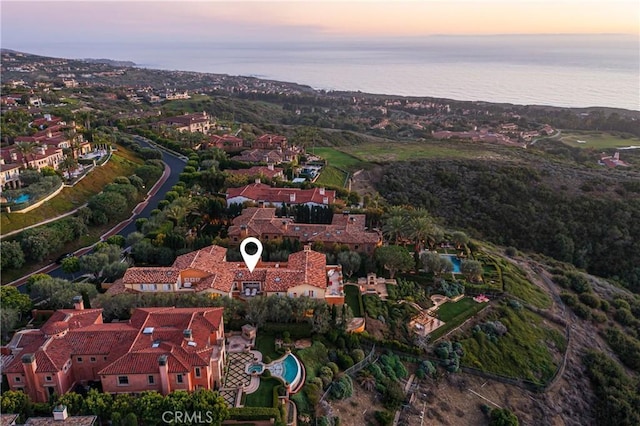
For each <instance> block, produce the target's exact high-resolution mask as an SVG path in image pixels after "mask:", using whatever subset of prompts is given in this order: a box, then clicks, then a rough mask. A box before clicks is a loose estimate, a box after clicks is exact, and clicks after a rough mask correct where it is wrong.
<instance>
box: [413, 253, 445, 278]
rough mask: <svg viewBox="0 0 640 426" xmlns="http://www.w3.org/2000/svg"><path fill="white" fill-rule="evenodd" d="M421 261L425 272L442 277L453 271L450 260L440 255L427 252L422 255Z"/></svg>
mask: <svg viewBox="0 0 640 426" xmlns="http://www.w3.org/2000/svg"><path fill="white" fill-rule="evenodd" d="M420 261H421V262H422V266H423V267H424V269H425V270H427V271H429V272H432V273H433V274H434V275H440V274H442V273H445V272H451V271H452V270H453V263H451V261H450V260H449V259H445V258H443V257H442V256H440V255H439V254H438V253H433V252H425V253H422V254H421V255H420Z"/></svg>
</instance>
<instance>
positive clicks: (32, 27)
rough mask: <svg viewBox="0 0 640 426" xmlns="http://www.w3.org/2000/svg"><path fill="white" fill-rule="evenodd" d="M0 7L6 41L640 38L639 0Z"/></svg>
mask: <svg viewBox="0 0 640 426" xmlns="http://www.w3.org/2000/svg"><path fill="white" fill-rule="evenodd" d="M0 6H1V11H2V14H1V16H2V24H3V27H6V28H4V29H5V30H6V31H3V36H7V38H8V39H10V38H11V37H14V38H18V39H19V38H21V37H26V38H32V37H43V35H47V34H48V35H47V36H46V37H49V36H52V35H55V34H58V33H60V36H61V37H64V36H65V34H64V32H63V31H62V29H61V28H64V27H65V26H67V25H72V26H73V27H74V28H75V29H76V30H82V31H83V32H84V36H83V37H85V38H86V39H87V40H89V39H91V37H92V35H93V34H96V33H100V34H102V35H104V34H109V33H111V34H113V37H116V36H127V35H131V36H133V35H134V34H136V35H137V36H145V35H153V36H157V37H165V36H167V35H170V34H173V35H176V36H177V35H183V36H184V37H210V36H227V37H229V38H232V39H237V40H242V39H247V38H250V39H251V40H254V39H255V38H258V39H260V40H267V39H270V38H276V39H278V38H280V39H282V38H284V39H289V38H291V37H294V38H297V39H300V40H303V39H315V40H322V39H324V38H340V37H347V38H349V37H352V38H376V37H377V38H380V37H383V38H384V37H415V36H428V35H436V34H437V35H441V34H442V35H484V34H632V35H640V0H413V1H412V0H404V1H403V0H399V1H395V0H386V1H375V0H356V1H337V0H334V1H331V0H298V1H278V0H253V1H245V0H235V1H228V0H226V1H225V0H207V1H203V0H182V1H170V0H142V1H128V0H107V1H99V0H82V1H80V0H75V1H74V0H71V1H56V0H20V1H15V0H2V1H1V2H0ZM34 10H38V11H39V12H40V13H38V14H33V11H34ZM96 16H100V19H99V20H96V19H95V17H96ZM27 22H29V25H28V26H29V28H28V31H27V28H25V25H26V23H27ZM38 33H41V34H38Z"/></svg>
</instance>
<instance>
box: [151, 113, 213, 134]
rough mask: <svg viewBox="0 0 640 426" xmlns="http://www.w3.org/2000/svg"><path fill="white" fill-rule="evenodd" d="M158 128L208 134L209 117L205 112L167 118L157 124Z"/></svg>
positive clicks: (209, 126)
mask: <svg viewBox="0 0 640 426" xmlns="http://www.w3.org/2000/svg"><path fill="white" fill-rule="evenodd" d="M157 125H158V126H163V125H164V126H168V127H173V128H175V129H176V130H178V131H179V132H190V133H196V132H200V133H208V132H209V129H210V128H211V125H212V124H211V117H210V116H209V114H207V113H206V112H204V111H203V112H199V113H195V114H184V115H178V116H176V117H168V118H165V119H164V120H161V121H160V122H159V123H157Z"/></svg>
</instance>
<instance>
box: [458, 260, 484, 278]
mask: <svg viewBox="0 0 640 426" xmlns="http://www.w3.org/2000/svg"><path fill="white" fill-rule="evenodd" d="M460 272H462V273H463V274H464V276H465V277H467V279H468V280H469V281H477V280H478V279H480V277H481V276H482V264H481V263H480V262H478V261H477V260H468V259H463V260H462V261H461V262H460Z"/></svg>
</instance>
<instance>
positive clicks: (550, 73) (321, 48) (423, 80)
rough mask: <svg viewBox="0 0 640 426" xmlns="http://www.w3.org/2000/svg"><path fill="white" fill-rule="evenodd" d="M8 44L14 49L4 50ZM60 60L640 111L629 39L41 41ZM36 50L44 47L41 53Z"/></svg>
mask: <svg viewBox="0 0 640 426" xmlns="http://www.w3.org/2000/svg"><path fill="white" fill-rule="evenodd" d="M12 48H14V47H12ZM37 49H38V52H34V51H29V52H30V53H41V54H45V52H44V51H46V54H49V55H52V56H64V57H74V58H82V57H93V58H96V57H109V58H113V59H120V60H131V61H133V62H135V63H136V64H138V66H141V67H147V68H158V69H167V70H185V71H199V72H212V73H221V74H230V75H244V76H254V77H259V78H265V79H272V80H281V81H290V82H295V83H300V84H305V85H309V86H311V87H313V88H315V89H326V90H347V91H358V90H359V91H362V92H367V93H379V94H392V95H403V96H429V97H437V98H449V99H456V100H473V101H488V102H506V103H514V104H536V105H554V106H562V107H590V106H601V107H613V108H625V109H631V110H640V41H639V39H638V37H637V36H629V35H531V36H524V35H513V36H475V37H472V36H430V37H424V38H420V39H385V40H378V41H371V40H367V41H353V40H351V41H345V40H343V41H340V40H332V41H326V42H302V41H301V42H280V43H277V42H270V43H260V44H248V43H243V42H227V43H221V42H211V43H206V42H202V41H194V42H190V43H178V42H174V43H166V42H164V43H152V42H147V43H145V44H135V43H129V44H126V45H118V44H117V43H116V44H113V43H104V44H95V43H93V44H91V45H83V43H82V42H78V44H77V45H74V46H69V45H60V44H47V43H46V42H45V43H44V44H40V45H39V46H38V47H37ZM43 50H44V51H43Z"/></svg>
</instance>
